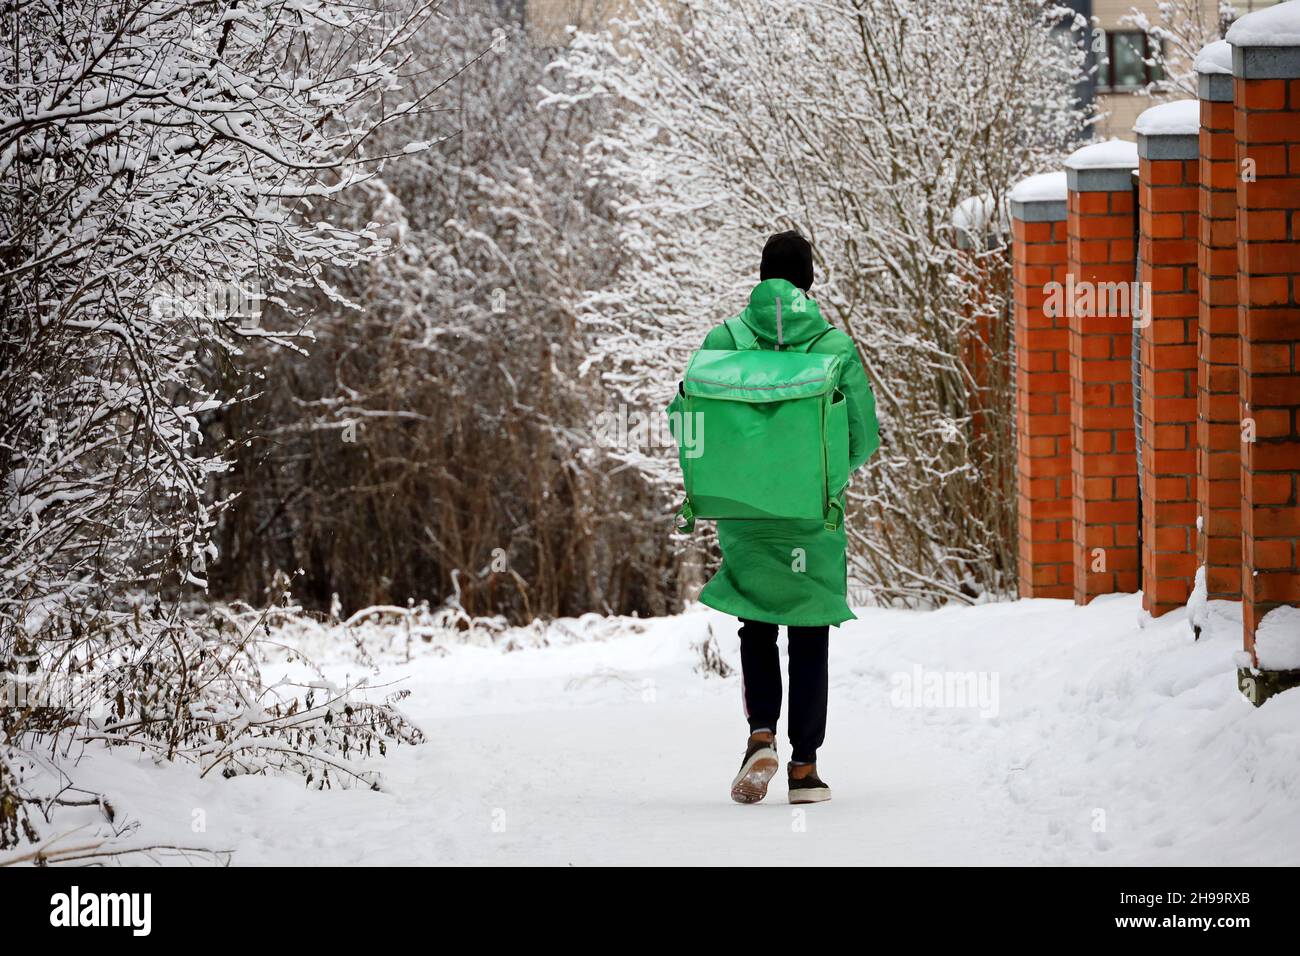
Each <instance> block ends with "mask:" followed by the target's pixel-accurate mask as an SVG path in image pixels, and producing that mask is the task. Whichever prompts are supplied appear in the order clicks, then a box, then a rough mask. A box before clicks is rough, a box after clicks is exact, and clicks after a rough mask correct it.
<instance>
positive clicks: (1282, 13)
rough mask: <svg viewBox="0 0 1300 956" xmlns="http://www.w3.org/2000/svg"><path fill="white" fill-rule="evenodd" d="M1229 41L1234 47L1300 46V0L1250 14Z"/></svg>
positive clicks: (1231, 32) (1233, 29)
mask: <svg viewBox="0 0 1300 956" xmlns="http://www.w3.org/2000/svg"><path fill="white" fill-rule="evenodd" d="M1225 39H1226V40H1227V41H1228V42H1229V43H1230V44H1232V45H1233V46H1300V0H1287V2H1286V3H1279V4H1277V5H1276V6H1272V7H1265V8H1264V9H1262V10H1256V11H1255V12H1254V13H1248V14H1246V15H1245V16H1244V17H1242V18H1241V19H1239V20H1238V21H1237V22H1236V23H1234V24H1233V25H1232V26H1231V27H1229V28H1228V35H1227V37H1225Z"/></svg>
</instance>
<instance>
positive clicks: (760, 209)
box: [546, 0, 1084, 602]
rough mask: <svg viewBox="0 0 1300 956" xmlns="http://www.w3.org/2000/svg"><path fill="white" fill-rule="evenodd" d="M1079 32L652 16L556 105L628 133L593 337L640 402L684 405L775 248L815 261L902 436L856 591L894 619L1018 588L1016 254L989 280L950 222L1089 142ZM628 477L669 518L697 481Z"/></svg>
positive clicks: (737, 13)
mask: <svg viewBox="0 0 1300 956" xmlns="http://www.w3.org/2000/svg"><path fill="white" fill-rule="evenodd" d="M1082 25H1083V24H1076V23H1075V22H1074V20H1073V18H1072V17H1071V16H1070V15H1069V14H1068V12H1067V11H1064V10H1060V9H1056V8H1053V7H1051V6H1047V5H1044V4H1041V3H1038V2H1035V0H992V2H974V0H965V2H953V0H858V2H853V3H849V2H834V3H827V4H818V5H808V4H789V3H782V2H776V0H693V2H690V3H664V2H658V0H648V2H646V3H644V4H638V5H637V6H636V12H635V15H634V16H633V17H632V18H630V19H629V20H627V21H626V22H621V23H618V24H617V25H616V26H615V28H614V29H613V30H611V31H609V32H605V33H597V34H582V35H578V36H577V37H575V39H574V42H573V44H572V45H571V47H570V49H569V50H568V51H566V52H565V53H564V54H563V55H562V56H561V57H560V59H559V60H558V61H557V62H556V64H555V65H554V68H553V70H552V75H551V78H550V80H549V83H548V87H549V90H550V94H549V96H548V99H547V101H546V102H547V104H548V105H549V106H551V107H553V108H556V109H559V110H574V109H579V108H582V107H585V106H586V105H587V104H589V103H590V102H591V101H592V100H595V101H597V102H600V103H602V104H606V105H607V106H608V108H610V109H612V110H614V111H615V114H616V117H617V122H616V124H615V126H614V127H613V128H612V129H611V130H610V131H608V132H605V133H601V134H599V135H597V136H595V137H593V140H592V143H591V144H590V147H589V152H588V156H589V159H590V162H591V165H592V169H593V172H592V176H593V178H594V179H595V181H596V182H598V183H600V184H601V185H602V186H604V187H605V188H607V189H609V190H610V191H611V192H612V193H613V194H614V195H615V196H617V197H618V198H617V200H616V203H615V205H616V210H617V213H618V217H619V236H618V238H619V242H620V256H621V258H622V265H621V267H620V271H619V281H618V282H616V283H614V284H613V285H612V286H611V287H610V288H608V289H601V290H597V291H595V292H594V293H593V294H591V295H589V296H588V297H587V299H586V300H585V301H584V302H583V303H582V318H583V321H585V322H586V323H588V325H589V327H590V328H592V329H593V331H594V332H595V333H596V334H597V335H598V336H599V340H600V345H599V348H598V351H597V353H596V357H595V360H594V362H593V364H594V365H595V366H596V367H597V368H599V370H600V372H601V374H602V375H603V377H604V380H605V382H606V384H607V386H608V387H610V388H611V389H612V390H614V391H615V392H616V393H617V394H619V395H621V396H623V398H624V400H626V401H627V402H628V403H629V404H631V405H633V406H635V407H638V408H661V407H662V406H663V405H664V404H665V403H666V401H667V399H668V398H669V397H670V395H671V391H672V388H673V383H674V382H675V381H676V379H677V377H678V376H679V375H680V372H681V369H682V368H683V367H684V366H685V362H686V358H687V355H688V353H689V352H690V350H691V349H694V348H697V347H698V346H699V343H700V341H701V340H702V338H703V336H704V334H705V332H706V331H707V329H708V328H709V327H710V326H711V325H712V324H714V323H716V322H718V321H720V320H721V319H722V318H725V317H726V316H727V315H728V314H733V313H734V312H736V311H739V309H740V308H741V307H742V306H743V304H744V296H745V294H746V292H747V290H748V288H749V286H750V285H751V284H752V283H753V282H754V281H756V279H757V271H758V270H757V266H758V256H759V249H760V248H761V245H762V242H763V239H764V238H765V237H766V236H767V235H769V234H770V233H773V232H776V231H779V230H782V229H787V228H791V227H796V228H799V229H800V230H802V231H803V232H804V234H805V235H807V236H808V237H809V239H811V240H812V242H813V246H814V249H815V255H816V269H817V281H816V283H815V285H814V288H813V294H814V295H815V297H816V298H817V301H818V303H819V305H820V306H821V309H822V312H823V314H824V315H826V316H828V318H829V319H830V320H831V321H832V322H833V323H834V324H836V325H838V326H840V327H841V328H843V329H845V330H846V331H847V332H848V333H849V334H850V335H852V337H853V338H854V340H855V341H856V342H857V344H858V347H859V350H860V352H861V354H862V357H863V360H864V362H865V365H866V369H867V373H868V375H869V377H870V378H871V382H872V384H873V386H874V389H875V394H876V400H877V405H878V409H879V414H880V419H881V431H882V439H883V447H882V451H881V453H880V455H879V456H878V458H877V459H876V461H875V462H874V463H873V465H872V466H871V469H870V474H869V477H868V479H867V480H866V481H859V482H856V483H855V485H854V487H853V489H852V492H851V498H852V504H853V511H854V513H855V514H856V518H855V519H854V520H852V521H851V522H850V529H851V532H850V533H851V552H850V561H851V574H852V575H853V577H855V578H856V579H857V580H858V581H859V582H860V584H861V585H864V586H865V587H867V588H869V589H870V591H871V592H872V595H873V596H874V598H875V599H876V600H881V601H903V602H926V601H935V600H938V601H945V600H971V599H974V598H975V597H976V596H977V595H978V594H980V593H984V592H989V591H993V592H996V591H1001V590H1005V589H1007V588H1008V587H1009V586H1010V585H1011V583H1012V582H1013V580H1014V575H1015V561H1014V540H1015V523H1014V500H1015V496H1014V484H1013V482H1014V455H1013V444H1012V441H1011V424H1012V423H1011V419H1012V415H1011V412H1010V409H1011V400H1010V394H1011V376H1010V369H1011V364H1010V357H1011V356H1010V342H1009V340H1008V336H1007V333H1006V330H1007V327H1008V325H1009V320H1008V318H1007V315H1006V313H1007V309H1008V306H1009V300H1010V276H1009V270H1008V269H1007V267H1006V261H1005V259H1006V256H1005V247H995V248H992V249H988V250H979V251H977V252H976V253H975V255H977V256H979V257H981V258H982V260H983V261H984V262H985V263H986V264H987V265H988V268H987V269H979V270H972V269H970V268H969V261H968V259H969V257H968V256H967V257H966V258H963V257H964V256H966V254H965V253H963V252H962V251H961V250H959V249H957V248H956V244H955V242H954V235H953V230H952V227H951V222H952V214H953V211H954V209H955V208H956V207H957V206H958V204H960V203H961V202H962V201H963V200H965V199H967V198H968V197H971V196H986V197H987V202H988V204H989V207H990V208H991V209H1001V208H1002V207H1003V204H1004V201H1005V197H1006V195H1007V192H1008V190H1009V188H1010V186H1011V185H1013V184H1014V183H1015V182H1016V181H1017V180H1018V179H1019V178H1021V177H1022V176H1024V175H1026V174H1028V173H1033V172H1038V171H1040V170H1041V169H1043V168H1045V167H1046V166H1048V165H1049V164H1050V163H1051V162H1053V161H1054V160H1055V159H1056V158H1058V157H1059V155H1060V154H1061V152H1062V151H1064V150H1065V149H1067V148H1068V147H1069V145H1070V143H1071V141H1072V139H1073V138H1074V137H1075V136H1076V135H1078V133H1079V130H1080V127H1081V123H1082V122H1083V119H1084V118H1083V117H1082V116H1081V115H1080V113H1079V111H1078V109H1077V108H1076V106H1075V104H1074V100H1073V84H1074V82H1075V81H1076V80H1077V79H1078V78H1079V76H1080V75H1081V71H1082V68H1083V56H1084V47H1083V44H1082V42H1080V39H1081V38H1079V37H1077V36H1074V35H1072V34H1071V28H1072V27H1074V26H1082ZM979 273H985V274H987V275H988V279H987V281H986V280H984V279H982V278H976V277H977V275H978V274H979ZM982 328H987V329H991V330H992V336H993V337H992V341H989V342H986V343H985V344H984V346H982V347H979V348H972V347H971V345H972V341H974V340H976V339H978V337H979V335H980V330H981V329H982ZM985 360H987V361H988V362H989V366H988V367H987V368H984V369H981V368H980V367H979V364H980V362H983V361H985ZM981 408H984V409H990V408H991V409H993V410H994V413H990V414H982V415H980V414H976V412H977V410H978V409H981ZM629 463H630V464H631V465H634V466H635V467H637V468H639V469H642V470H644V471H645V472H646V473H647V474H649V475H651V476H652V477H654V478H655V479H656V480H657V481H658V482H659V486H660V487H661V488H662V489H664V491H663V494H664V495H665V498H667V497H668V495H669V494H670V490H669V489H671V488H673V487H675V486H677V485H678V482H679V477H678V475H677V473H676V466H675V463H674V461H673V460H672V458H671V456H667V455H664V456H660V457H658V458H653V457H648V456H645V455H639V456H635V457H629Z"/></svg>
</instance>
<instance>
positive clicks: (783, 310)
mask: <svg viewBox="0 0 1300 956" xmlns="http://www.w3.org/2000/svg"><path fill="white" fill-rule="evenodd" d="M740 318H741V321H743V322H744V323H745V324H746V325H747V326H749V328H750V330H751V331H752V332H753V333H754V334H755V335H757V336H758V337H759V339H760V340H761V341H763V342H764V343H765V344H769V345H774V346H775V345H780V346H782V347H785V346H790V345H798V344H800V343H801V342H806V341H808V340H809V339H810V338H812V337H813V336H814V335H817V334H818V333H819V332H822V331H824V330H825V328H826V320H825V319H823V318H822V313H821V310H820V309H819V308H817V303H816V301H815V300H813V299H811V298H809V297H808V296H807V295H806V294H804V292H803V290H801V289H799V288H798V287H797V286H795V285H793V284H792V283H790V282H787V281H786V280H785V279H768V280H767V281H766V282H760V283H759V284H758V285H756V286H754V291H753V292H751V293H750V294H749V306H748V307H747V308H746V309H745V311H744V312H742V313H741V314H740Z"/></svg>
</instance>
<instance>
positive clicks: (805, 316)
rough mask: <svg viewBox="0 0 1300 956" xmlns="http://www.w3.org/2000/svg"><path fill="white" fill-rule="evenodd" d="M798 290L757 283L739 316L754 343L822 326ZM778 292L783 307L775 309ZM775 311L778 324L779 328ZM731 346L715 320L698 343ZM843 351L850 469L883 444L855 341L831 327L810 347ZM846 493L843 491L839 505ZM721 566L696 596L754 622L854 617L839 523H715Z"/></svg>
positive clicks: (786, 341) (791, 339)
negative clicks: (797, 306)
mask: <svg viewBox="0 0 1300 956" xmlns="http://www.w3.org/2000/svg"><path fill="white" fill-rule="evenodd" d="M796 291H797V290H796V289H795V287H794V286H793V285H791V284H790V283H789V282H787V281H786V280H785V279H768V280H767V281H766V282H760V283H759V284H758V285H756V286H755V287H754V291H753V292H751V293H750V295H749V307H748V308H746V309H745V311H744V312H742V313H741V314H740V318H741V320H742V321H743V322H744V323H745V325H747V326H749V328H750V329H751V330H752V331H753V332H754V334H755V335H756V336H757V337H758V342H759V347H760V348H765V349H772V348H776V347H777V346H778V345H780V346H781V347H786V346H789V347H792V348H799V347H801V346H802V345H803V344H804V343H806V342H808V340H809V339H811V338H813V336H815V335H817V334H819V333H820V332H822V331H824V330H825V329H826V328H827V322H826V320H825V319H823V318H822V315H821V310H820V309H818V307H817V303H816V302H815V301H813V300H812V299H808V300H807V305H806V306H805V307H804V308H803V310H802V311H799V312H796V311H795V310H794V308H793V304H792V297H793V296H794V294H795V292H796ZM778 298H780V299H781V304H782V308H781V310H780V312H778V311H777V308H776V305H775V303H776V300H777V299H778ZM778 316H779V317H780V326H779V327H778V321H777V320H778ZM700 347H701V348H705V349H734V348H735V347H736V343H735V342H734V341H733V339H732V336H731V333H730V332H729V331H728V330H727V327H726V325H718V326H717V327H715V328H714V329H713V331H711V332H710V333H709V334H708V336H706V337H705V339H704V344H703V345H702V346H700ZM810 351H812V352H814V353H825V354H837V355H840V356H841V357H842V361H841V363H840V368H841V369H842V371H841V373H840V381H839V383H838V386H837V387H838V388H839V390H840V391H841V392H842V393H843V394H844V399H845V402H846V403H847V405H848V409H847V411H848V420H849V473H850V474H852V473H853V472H854V471H856V470H857V469H858V468H860V467H861V466H862V465H863V463H864V462H866V460H867V459H868V458H870V457H871V455H872V454H873V453H874V452H875V450H876V449H877V448H879V447H880V437H879V433H878V431H877V426H876V399H875V396H874V395H873V394H872V392H871V384H870V383H869V382H868V381H867V375H866V372H865V371H863V368H862V360H861V359H860V358H859V357H858V351H857V349H856V348H855V347H854V345H853V340H852V339H851V338H849V337H848V336H847V335H846V334H844V333H843V332H841V331H840V330H839V329H831V331H830V332H827V333H826V334H825V335H824V336H822V338H821V339H820V340H818V341H817V342H815V343H814V344H813V347H812V349H811V350H810ZM843 497H844V496H843V493H841V495H840V500H841V503H843ZM718 543H719V544H720V545H721V546H722V566H721V567H720V568H718V571H717V573H716V574H715V575H714V576H713V578H712V579H711V580H710V581H709V583H708V584H707V585H705V587H704V590H703V592H701V594H700V600H701V601H702V602H703V603H705V604H707V605H708V606H709V607H712V608H716V609H717V610H719V611H722V612H724V613H726V614H732V615H735V616H736V617H742V618H746V619H748V620H751V621H767V622H769V623H772V624H786V625H795V626H799V627H813V626H818V625H824V624H834V625H839V624H842V623H843V622H844V621H848V620H851V619H852V618H853V617H854V614H853V612H852V611H850V610H849V605H848V601H847V600H846V599H847V597H848V594H847V591H848V563H847V560H846V558H845V547H846V544H847V538H846V536H845V532H844V524H843V523H841V524H840V526H839V528H838V530H835V531H827V530H826V528H825V526H824V523H823V522H822V521H821V520H819V519H818V520H809V521H779V520H765V521H746V520H741V519H728V520H725V521H719V522H718Z"/></svg>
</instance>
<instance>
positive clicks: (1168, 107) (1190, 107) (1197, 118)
mask: <svg viewBox="0 0 1300 956" xmlns="http://www.w3.org/2000/svg"><path fill="white" fill-rule="evenodd" d="M1200 131H1201V102H1200V100H1174V101H1173V102H1172V103H1161V104H1159V105H1158V106H1152V107H1151V108H1150V109H1147V110H1143V112H1142V113H1141V115H1139V116H1138V118H1137V122H1136V123H1134V124H1133V132H1135V133H1137V134H1139V135H1141V136H1189V135H1196V134H1198V133H1200Z"/></svg>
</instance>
